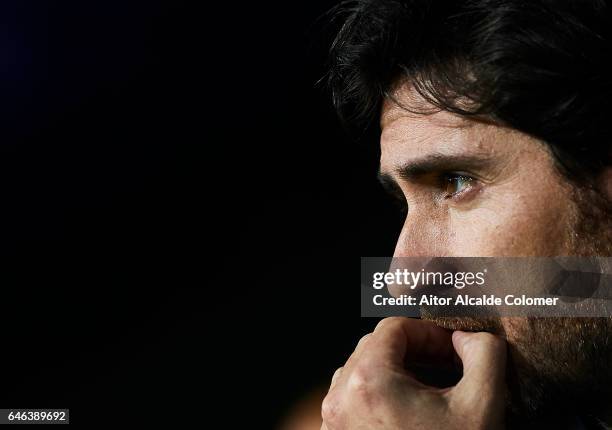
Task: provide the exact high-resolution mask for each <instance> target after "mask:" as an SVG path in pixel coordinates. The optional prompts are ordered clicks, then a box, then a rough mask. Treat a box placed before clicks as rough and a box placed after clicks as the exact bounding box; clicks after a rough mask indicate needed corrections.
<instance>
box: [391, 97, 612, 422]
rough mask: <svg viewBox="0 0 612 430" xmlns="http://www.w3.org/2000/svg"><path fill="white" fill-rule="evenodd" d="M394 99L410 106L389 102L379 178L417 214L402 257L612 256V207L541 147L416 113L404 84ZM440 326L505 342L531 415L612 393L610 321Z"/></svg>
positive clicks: (452, 322) (497, 129)
mask: <svg viewBox="0 0 612 430" xmlns="http://www.w3.org/2000/svg"><path fill="white" fill-rule="evenodd" d="M394 98H395V99H396V100H398V101H399V102H400V103H401V105H402V106H401V107H400V106H398V104H397V103H395V102H391V101H388V102H386V103H385V105H384V106H383V111H382V116H381V126H382V135H381V160H380V171H381V177H382V180H383V182H384V183H385V184H386V185H388V186H390V187H391V188H394V189H396V190H397V191H398V192H399V193H400V194H401V195H402V196H403V198H404V199H405V202H406V204H407V209H408V211H407V216H406V219H405V222H404V226H403V228H402V231H401V233H400V236H399V238H398V241H397V245H396V248H395V256H396V257H412V256H451V257H485V256H506V257H512V256H561V255H599V256H610V255H612V220H611V219H610V213H609V211H608V209H609V203H606V202H602V201H601V199H600V197H597V196H598V194H596V193H594V192H593V191H592V190H590V191H589V190H586V189H580V188H578V187H576V186H574V185H573V184H571V183H570V182H569V181H567V180H566V179H565V178H564V177H563V176H562V175H561V174H560V173H559V172H558V170H557V168H556V166H555V161H554V159H553V157H552V155H551V153H550V151H549V150H548V148H547V146H546V145H545V144H544V143H542V142H540V141H538V140H537V139H535V138H533V137H530V136H528V135H526V134H524V133H521V132H519V131H516V130H511V129H508V128H504V127H501V126H498V125H493V124H487V123H484V122H478V121H474V120H467V119H465V118H460V117H458V116H455V115H453V114H450V113H448V112H444V111H442V112H438V113H433V114H430V115H422V114H415V113H411V112H409V111H408V110H407V109H405V108H406V107H409V108H411V107H412V108H416V109H423V108H427V106H426V105H425V102H424V101H422V99H420V98H419V96H418V95H416V94H415V93H414V91H412V90H411V89H410V87H407V86H405V87H402V88H401V89H400V90H398V91H397V92H396V94H394ZM598 199H599V200H598ZM434 321H435V322H437V323H438V324H440V325H443V326H446V327H448V328H460V329H468V330H470V329H471V330H487V331H492V332H497V333H499V334H502V335H504V336H505V337H506V338H507V340H508V343H509V345H510V353H511V357H510V358H511V360H510V363H512V364H511V368H510V369H509V372H510V374H514V375H515V376H514V377H513V379H514V384H515V386H511V387H510V388H511V390H513V391H514V392H513V393H512V396H513V397H514V403H515V406H517V407H521V408H522V409H526V410H528V411H532V412H533V411H542V410H544V409H545V408H547V407H550V406H551V403H553V402H555V403H558V402H562V401H568V402H573V401H575V400H576V399H575V398H573V397H578V396H581V397H582V400H584V401H587V402H591V399H587V398H586V397H585V395H584V392H589V393H595V392H598V391H601V392H604V391H606V392H607V391H608V390H607V389H606V387H607V386H608V384H612V375H611V374H610V371H609V370H608V367H609V364H608V363H609V361H610V359H612V341H611V340H608V338H609V337H610V336H609V334H608V333H612V328H611V324H610V320H609V319H588V320H587V319H578V318H566V319H561V318H556V319H553V318H549V319H546V318H542V319H526V318H501V319H499V320H490V321H484V320H474V319H466V318H464V319H448V318H446V319H444V318H439V319H435V318H434ZM602 363H605V366H604V365H602ZM602 367H605V368H603V369H602ZM509 383H510V384H511V385H512V383H513V381H509ZM604 384H605V387H604V386H603V385H604ZM600 386H601V389H599V388H600ZM555 393H557V394H558V393H570V395H568V396H565V397H563V396H562V397H561V398H559V397H556V396H555V395H554V394H555ZM591 403H592V402H591ZM557 406H558V405H557Z"/></svg>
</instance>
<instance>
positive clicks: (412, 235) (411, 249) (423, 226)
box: [393, 214, 447, 258]
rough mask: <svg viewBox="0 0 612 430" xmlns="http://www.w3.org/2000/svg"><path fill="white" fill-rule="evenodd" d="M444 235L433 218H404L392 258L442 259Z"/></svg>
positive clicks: (444, 254) (445, 251) (413, 216)
mask: <svg viewBox="0 0 612 430" xmlns="http://www.w3.org/2000/svg"><path fill="white" fill-rule="evenodd" d="M443 237H444V234H443V230H442V228H441V227H440V224H439V221H438V220H436V219H435V218H433V217H428V216H425V217H422V216H421V217H417V215H416V214H415V215H412V216H408V217H406V220H405V221H404V225H403V227H402V230H401V232H400V234H399V237H398V238H397V242H396V244H395V250H394V252H393V257H394V258H396V257H443V256H447V250H446V249H445V247H444V242H445V241H444V240H443Z"/></svg>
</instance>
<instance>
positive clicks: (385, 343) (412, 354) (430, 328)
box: [360, 317, 454, 370]
mask: <svg viewBox="0 0 612 430" xmlns="http://www.w3.org/2000/svg"><path fill="white" fill-rule="evenodd" d="M453 355H454V350H453V345H452V342H451V334H450V332H449V331H448V330H445V329H443V328H441V327H439V326H437V325H435V324H433V323H430V322H428V321H423V320H417V319H410V318H401V317H394V318H386V319H384V320H382V321H381V322H380V323H379V324H378V326H377V327H376V329H375V330H374V333H373V334H372V336H371V337H370V338H369V340H368V344H367V348H364V350H363V352H362V353H361V358H360V360H364V361H368V362H369V363H372V364H374V363H379V364H382V365H385V366H392V367H396V368H398V369H402V370H404V369H405V364H406V362H407V361H415V362H417V361H419V362H422V361H440V360H447V361H451V360H452V358H453Z"/></svg>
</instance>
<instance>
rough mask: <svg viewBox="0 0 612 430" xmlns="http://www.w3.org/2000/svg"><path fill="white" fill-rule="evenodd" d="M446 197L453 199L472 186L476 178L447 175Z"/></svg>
mask: <svg viewBox="0 0 612 430" xmlns="http://www.w3.org/2000/svg"><path fill="white" fill-rule="evenodd" d="M445 180H446V197H452V196H454V195H456V194H459V193H461V192H462V191H466V190H468V189H469V188H470V187H471V186H472V181H473V180H474V178H470V177H469V176H464V175H446V178H445Z"/></svg>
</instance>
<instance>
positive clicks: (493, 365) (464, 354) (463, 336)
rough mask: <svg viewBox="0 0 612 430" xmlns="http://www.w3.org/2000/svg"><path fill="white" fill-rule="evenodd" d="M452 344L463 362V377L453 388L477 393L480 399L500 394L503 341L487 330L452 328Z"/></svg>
mask: <svg viewBox="0 0 612 430" xmlns="http://www.w3.org/2000/svg"><path fill="white" fill-rule="evenodd" d="M453 345H454V347H455V350H456V351H457V355H459V358H461V362H462V363H463V377H462V378H461V380H460V381H459V383H458V384H457V386H456V387H455V390H456V391H462V392H464V393H478V396H481V397H482V398H490V397H491V396H492V395H495V394H503V393H504V387H505V373H506V342H505V341H504V340H503V339H502V338H500V337H498V336H495V335H493V334H491V333H486V332H479V333H470V332H463V331H455V332H454V333H453Z"/></svg>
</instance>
